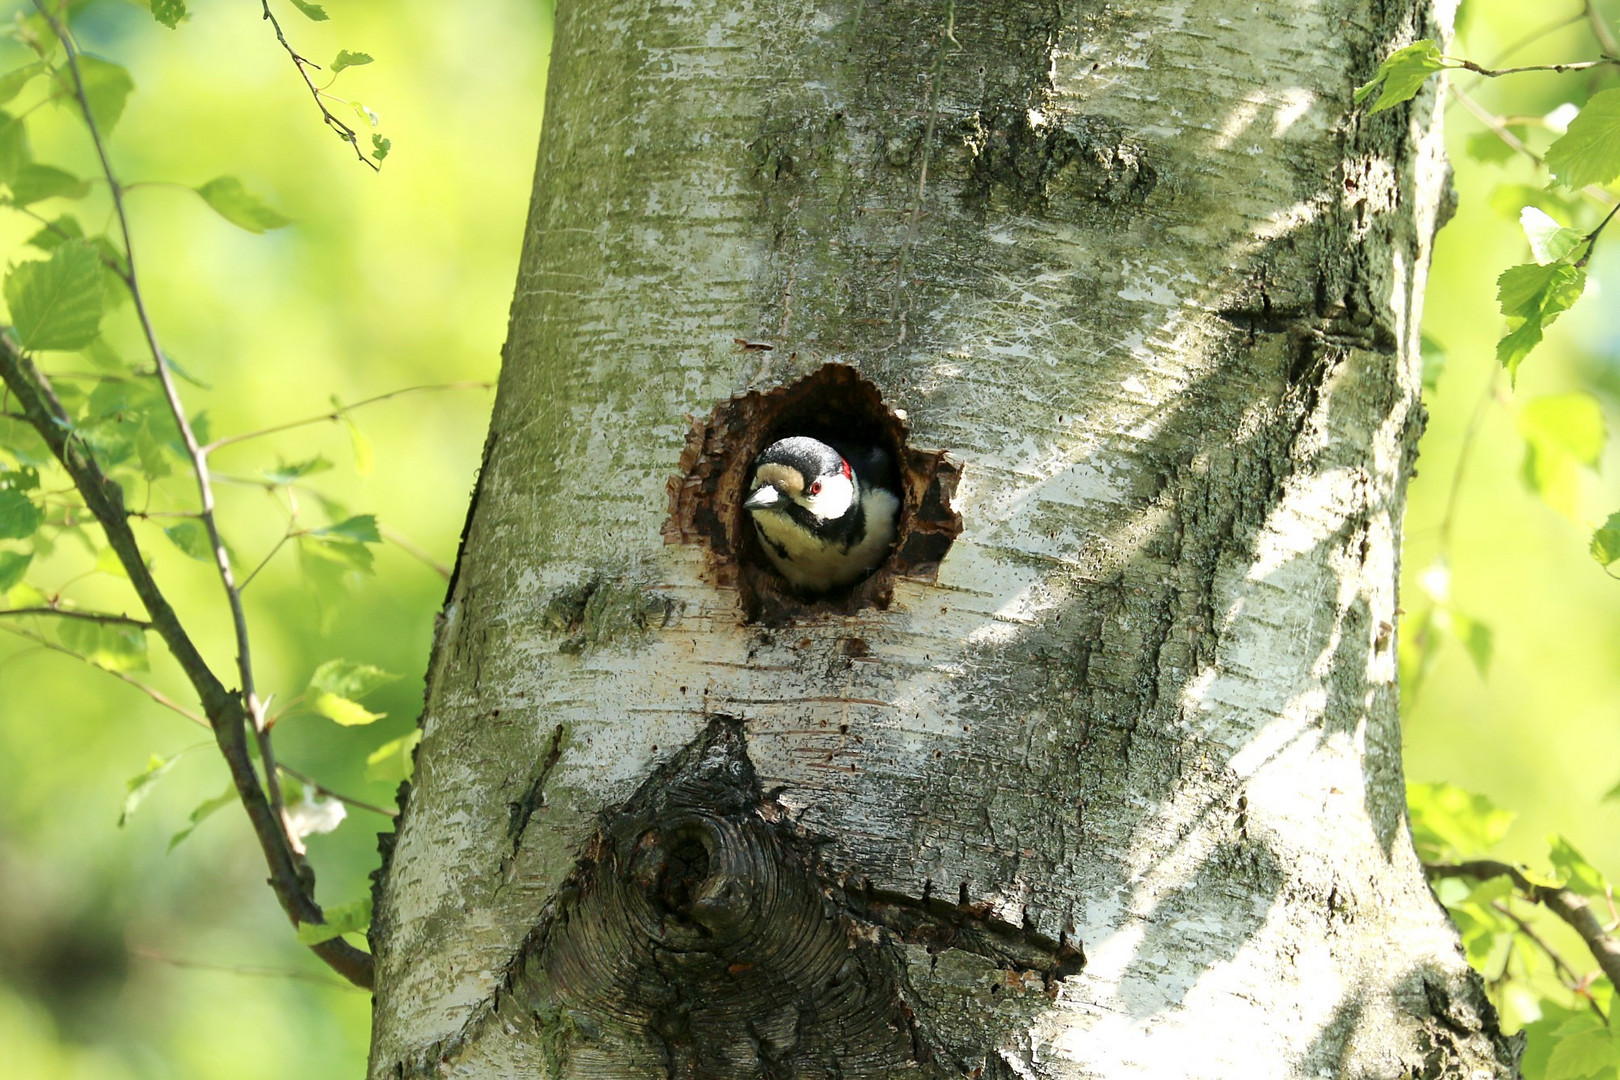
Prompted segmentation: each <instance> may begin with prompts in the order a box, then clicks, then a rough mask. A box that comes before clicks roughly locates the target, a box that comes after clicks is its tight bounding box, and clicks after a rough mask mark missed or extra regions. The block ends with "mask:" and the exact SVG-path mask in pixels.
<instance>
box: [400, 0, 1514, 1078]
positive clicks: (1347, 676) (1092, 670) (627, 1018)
mask: <svg viewBox="0 0 1620 1080" xmlns="http://www.w3.org/2000/svg"><path fill="white" fill-rule="evenodd" d="M1434 19H1435V16H1434V14H1433V13H1432V12H1431V11H1429V10H1428V8H1427V7H1426V6H1425V5H1423V4H1421V3H1414V2H1410V0H1261V2H1256V0H1243V2H1238V0H1185V2H1170V3H1164V4H1155V5H1131V4H1122V3H1105V2H1100V0H1099V2H1093V3H1084V4H1081V3H1073V2H1051V0H1048V2H1033V0H982V2H978V3H968V2H966V0H964V2H963V3H960V4H954V5H953V4H952V3H949V2H947V0H884V2H871V0H866V2H862V0H847V2H842V3H840V2H836V0H834V2H830V3H820V4H807V3H800V2H791V3H790V2H784V0H752V2H750V0H685V2H683V3H678V4H677V3H655V4H648V3H645V2H641V0H638V2H634V3H631V2H624V0H593V2H592V3H578V4H569V3H567V2H566V0H565V2H564V3H563V4H562V5H561V7H560V9H559V11H558V24H557V30H556V37H555V46H554V54H553V61H552V73H551V77H550V83H549V86H548V104H547V116H546V120H545V127H544V135H543V139H542V143H541V149H540V161H539V168H538V175H537V179H536V186H535V191H534V199H533V204H532V211H531V215H530V221H529V226H528V234H527V238H526V246H525V250H524V254H523V260H522V268H521V271H520V275H519V281H518V286H517V293H516V299H515V302H514V305H513V314H512V325H511V331H510V337H509V340H508V344H507V349H506V357H505V361H506V362H505V366H504V369H503V372H502V376H501V384H500V390H499V394H498V397H497V401H496V407H495V415H494V418H493V421H492V427H491V432H490V437H489V443H488V450H487V453H486V460H485V465H484V469H483V472H482V475H481V478H480V481H479V487H478V491H477V494H476V497H475V500H474V507H473V509H472V512H471V515H470V518H469V521H468V530H467V533H466V537H465V540H464V545H463V550H462V554H461V559H460V563H459V568H458V572H457V576H456V578H455V581H454V583H453V584H452V587H451V593H450V596H449V599H448V602H447V606H446V609H445V611H444V614H443V616H442V619H441V624H440V626H439V632H438V638H437V643H436V647H435V653H434V659H433V661H432V667H431V671H430V673H429V675H430V685H429V694H428V701H427V708H426V712H425V717H424V738H423V742H422V745H421V749H420V752H419V760H418V767H417V773H416V777H415V781H414V788H413V789H412V790H411V792H410V794H409V798H408V801H407V804H406V807H405V812H404V815H403V817H402V819H401V824H400V829H399V832H398V834H397V839H396V840H395V841H394V842H393V844H392V851H391V854H390V857H389V859H388V862H387V864H386V867H385V870H384V873H383V874H382V876H381V879H380V882H379V903H378V907H377V917H376V923H375V926H374V930H373V944H374V947H375V949H376V952H377V957H378V991H377V1004H376V1024H375V1040H374V1049H373V1056H372V1063H371V1075H372V1076H373V1077H376V1078H383V1077H404V1076H411V1077H414V1076H458V1077H508V1076H545V1077H584V1076H591V1077H602V1078H608V1077H613V1078H617V1077H624V1078H631V1077H635V1078H640V1077H671V1078H675V1077H694V1078H695V1077H703V1078H718V1077H761V1078H772V1080H776V1078H783V1080H785V1078H789V1077H794V1078H798V1077H804V1078H810V1077H818V1078H820V1077H825V1078H828V1080H833V1078H852V1077H856V1076H879V1075H882V1076H888V1075H899V1074H907V1075H938V1076H961V1075H965V1076H970V1077H982V1076H995V1077H1009V1078H1010V1077H1012V1076H1014V1075H1016V1076H1018V1077H1022V1078H1025V1080H1029V1078H1034V1077H1108V1078H1114V1077H1126V1076H1151V1077H1172V1076H1196V1077H1229V1076H1230V1077H1243V1078H1244V1080H1253V1078H1255V1077H1302V1076H1334V1077H1397V1076H1399V1077H1418V1076H1422V1077H1438V1076H1459V1077H1462V1076H1467V1077H1495V1076H1508V1075H1511V1074H1512V1073H1513V1072H1514V1058H1515V1057H1516V1047H1515V1046H1514V1045H1513V1043H1512V1042H1511V1041H1510V1040H1507V1039H1504V1038H1503V1037H1502V1036H1501V1035H1500V1033H1499V1032H1498V1030H1497V1026H1496V1019H1495V1016H1494V1014H1493V1012H1492V1011H1491V1009H1490V1006H1489V1005H1488V1003H1487V1002H1486V1000H1485V998H1484V996H1483V993H1482V991H1481V988H1480V984H1479V982H1478V980H1477V979H1476V978H1475V977H1474V976H1473V975H1472V973H1471V972H1470V971H1469V970H1468V968H1467V966H1466V964H1465V963H1464V960H1463V958H1462V956H1461V955H1460V951H1459V949H1458V947H1457V943H1456V939H1455V936H1454V934H1453V932H1452V930H1451V929H1450V927H1449V925H1448V924H1447V922H1446V919H1445V916H1444V913H1443V912H1442V910H1441V909H1440V908H1439V906H1438V905H1437V903H1436V902H1435V901H1434V899H1433V897H1432V896H1431V894H1430V892H1429V890H1428V888H1427V886H1426V885H1425V883H1424V880H1423V876H1422V873H1421V870H1420V867H1419V865H1418V863H1417V861H1416V859H1415V857H1414V855H1413V852H1412V847H1411V843H1410V840H1409V836H1408V829H1407V825H1406V822H1405V817H1404V796H1403V782H1402V775H1401V763H1400V729H1399V725H1398V719H1397V714H1396V674H1395V640H1394V633H1395V629H1394V624H1395V622H1396V594H1395V587H1396V571H1397V559H1398V543H1399V536H1400V524H1401V507H1402V499H1403V496H1404V484H1405V479H1406V477H1407V475H1408V473H1409V471H1410V467H1411V462H1412V455H1413V452H1414V446H1415V442H1416V439H1417V436H1418V433H1419V431H1420V430H1421V427H1422V410H1421V405H1420V403H1419V373H1418V367H1417V365H1418V350H1417V338H1418V322H1419V312H1420V304H1421V296H1422V286H1423V280H1424V273H1425V270H1426V267H1427V265H1428V260H1429V250H1430V244H1431V241H1432V239H1433V235H1434V232H1435V230H1436V228H1437V227H1438V224H1439V221H1440V219H1441V215H1442V204H1443V197H1444V191H1445V188H1446V185H1447V179H1446V167H1445V164H1444V161H1443V158H1442V152H1441V145H1440V141H1439V132H1438V122H1439V121H1438V116H1436V115H1435V114H1434V110H1433V102H1434V99H1433V92H1432V90H1431V91H1428V92H1426V93H1425V94H1424V95H1421V96H1420V97H1419V99H1418V100H1417V101H1416V102H1415V103H1413V104H1412V105H1410V106H1403V107H1401V108H1399V109H1396V110H1394V111H1391V112H1388V113H1385V114H1380V115H1379V116H1376V117H1368V116H1366V115H1365V114H1364V113H1362V112H1357V111H1354V110H1353V109H1352V107H1351V104H1350V95H1351V92H1352V89H1353V88H1354V87H1355V85H1356V84H1357V83H1359V82H1362V81H1365V80H1366V79H1367V78H1368V77H1369V76H1370V75H1371V73H1372V71H1373V69H1374V68H1375V67H1376V64H1377V62H1378V60H1379V59H1380V58H1381V57H1382V56H1383V55H1385V54H1386V53H1387V52H1388V51H1389V50H1390V49H1391V48H1393V47H1396V46H1398V45H1401V44H1404V43H1406V42H1408V41H1410V40H1412V39H1413V38H1416V37H1421V36H1426V35H1430V34H1433V33H1436V32H1438V26H1437V25H1436V23H1435V22H1434ZM739 339H741V342H746V343H748V344H743V343H739ZM762 344H768V345H770V346H771V347H770V348H769V349H766V348H761V347H758V346H759V345H762ZM827 365H834V366H832V367H828V366H827ZM806 377H811V381H809V382H803V381H802V380H804V379H806ZM749 392H751V396H746V397H739V395H744V394H746V393H749ZM863 395H865V397H863ZM879 395H881V403H877V402H878V396H879ZM889 409H893V410H897V411H898V414H897V415H890V414H889V413H888V411H887V410H889ZM773 410H775V411H773ZM783 410H787V411H785V412H784V411H783ZM795 410H797V411H795ZM900 415H903V417H904V423H903V424H902V423H901V420H900ZM773 418H774V419H773ZM800 420H803V421H804V422H811V421H814V422H816V423H820V424H823V425H830V426H834V427H836V426H837V425H838V424H840V423H845V424H849V425H853V426H855V427H857V428H860V429H861V431H862V432H864V433H865V434H866V435H868V436H870V437H872V438H875V439H878V440H879V441H883V440H887V441H889V444H890V446H891V447H892V448H898V449H901V450H903V451H906V452H914V453H912V456H911V457H909V458H906V459H905V460H906V462H907V476H906V479H907V483H908V488H907V507H906V517H905V520H904V522H903V530H904V535H903V536H902V541H901V551H900V553H899V554H897V556H896V560H897V561H895V562H894V563H892V564H891V565H890V566H889V567H887V568H886V569H884V570H883V571H880V573H879V575H878V576H877V577H876V578H874V579H873V580H872V581H871V582H868V583H867V584H866V585H865V586H862V587H861V588H859V589H857V590H855V591H854V592H853V593H851V594H850V595H847V596H842V597H834V598H831V599H830V600H828V601H826V602H821V603H796V602H795V601H794V600H793V598H791V597H787V598H785V599H784V598H783V597H781V596H779V595H777V594H776V593H774V592H773V591H772V589H773V585H772V582H771V579H770V575H769V572H768V571H767V570H764V569H763V568H762V567H761V565H759V564H758V560H757V553H756V552H755V551H753V549H752V548H751V547H750V546H749V541H748V538H747V536H746V534H745V530H744V529H743V528H742V524H741V519H740V517H739V512H738V511H737V509H736V507H735V498H736V495H737V490H738V487H737V485H738V484H739V483H740V482H741V481H740V479H739V478H745V477H746V470H747V466H748V462H749V460H750V458H751V455H752V454H753V453H756V452H757V451H758V450H759V449H760V448H761V447H762V446H763V440H765V439H766V438H768V437H770V436H771V435H772V434H773V432H774V433H784V432H782V431H781V430H780V429H781V428H782V427H783V426H784V425H785V426H788V427H791V426H793V425H794V424H795V423H798V422H799V421H800ZM694 425H695V426H694ZM773 425H775V427H774V428H773ZM694 430H695V434H694ZM902 441H903V442H904V446H903V447H901V445H900V444H901V442H902ZM924 450H927V451H947V452H948V453H949V455H950V456H949V458H948V459H941V458H940V457H939V456H938V455H936V454H923V453H921V451H924ZM913 466H915V467H916V470H923V472H917V471H915V470H914V469H913ZM925 466H926V469H925V468H924V467H925ZM958 469H959V471H960V483H959V484H957V485H956V486H955V491H954V496H953V495H952V492H951V490H950V488H951V484H950V483H949V482H948V480H950V479H952V478H954V476H955V471H956V470H958ZM927 470H936V472H934V473H929V474H928V475H924V472H926V471H927ZM948 499H954V509H955V510H956V511H958V512H959V513H960V515H961V532H960V535H959V536H956V537H955V540H954V543H951V544H950V545H949V549H948V551H943V558H942V559H939V558H937V556H938V555H939V554H940V552H941V551H942V550H943V548H944V542H945V540H948V539H949V538H950V534H951V532H952V531H953V528H954V526H952V525H951V522H950V521H949V520H948V519H949V518H950V514H949V507H945V506H944V505H943V504H944V502H945V501H946V500H948ZM930 500H933V502H932V503H930ZM936 504H938V505H936ZM930 529H933V530H934V531H933V533H932V534H931V535H932V539H931V540H930V544H932V546H931V547H928V546H927V545H923V546H922V547H916V548H915V550H918V551H922V555H921V556H919V557H915V558H914V557H913V556H912V552H913V548H907V547H906V544H907V543H908V542H911V541H914V540H915V541H918V542H919V543H920V540H921V539H922V538H924V534H925V533H927V532H928V531H929V530H930ZM924 547H926V548H927V550H923V548H924ZM902 556H903V557H902ZM936 562H937V566H936V565H934V564H935V563H936Z"/></svg>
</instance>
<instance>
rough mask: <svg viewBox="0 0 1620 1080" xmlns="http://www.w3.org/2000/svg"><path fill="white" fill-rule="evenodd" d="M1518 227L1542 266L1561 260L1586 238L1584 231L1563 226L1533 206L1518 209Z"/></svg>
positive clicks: (1531, 252)
mask: <svg viewBox="0 0 1620 1080" xmlns="http://www.w3.org/2000/svg"><path fill="white" fill-rule="evenodd" d="M1519 227H1520V228H1522V229H1523V230H1524V238H1525V239H1526V240H1528V241H1529V242H1530V254H1532V255H1534V256H1535V257H1536V262H1538V263H1540V264H1541V265H1543V266H1545V265H1547V264H1548V263H1555V262H1560V261H1562V260H1563V259H1565V258H1566V257H1568V256H1569V254H1570V253H1571V252H1573V251H1574V250H1575V249H1576V248H1578V247H1580V246H1581V244H1582V243H1583V242H1584V241H1585V240H1586V235H1585V234H1584V233H1581V232H1577V231H1576V230H1574V229H1567V228H1565V227H1564V226H1562V225H1560V224H1558V222H1557V221H1556V220H1554V219H1553V218H1552V216H1551V215H1549V214H1548V213H1547V212H1546V211H1544V210H1541V209H1538V208H1537V207H1534V206H1527V207H1525V208H1524V209H1523V210H1521V211H1519Z"/></svg>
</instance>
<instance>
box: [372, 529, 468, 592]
mask: <svg viewBox="0 0 1620 1080" xmlns="http://www.w3.org/2000/svg"><path fill="white" fill-rule="evenodd" d="M377 532H378V534H379V535H380V536H381V537H382V538H383V539H384V540H386V541H388V542H389V543H390V544H393V545H394V546H395V547H397V548H399V550H401V551H403V552H404V553H405V554H407V555H409V556H410V557H411V558H413V559H415V560H416V561H417V562H419V563H421V564H423V565H424V566H427V567H429V568H430V569H431V570H432V571H433V572H434V573H435V574H438V575H439V576H440V577H442V578H444V580H446V581H449V580H450V574H451V570H450V568H449V567H448V566H446V565H444V563H442V562H440V561H439V560H438V559H435V558H434V557H433V556H432V555H430V554H428V552H427V551H426V549H424V548H422V547H421V546H420V545H418V544H417V543H416V541H414V540H412V539H411V538H410V537H408V536H406V535H405V534H404V533H402V532H400V531H399V530H398V529H394V528H390V527H389V526H387V525H383V524H381V523H380V522H379V523H378V525H377Z"/></svg>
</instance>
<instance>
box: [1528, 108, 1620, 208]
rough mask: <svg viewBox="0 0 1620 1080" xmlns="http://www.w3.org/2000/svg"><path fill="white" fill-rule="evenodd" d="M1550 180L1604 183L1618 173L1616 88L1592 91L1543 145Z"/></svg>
mask: <svg viewBox="0 0 1620 1080" xmlns="http://www.w3.org/2000/svg"><path fill="white" fill-rule="evenodd" d="M1546 162H1547V168H1548V170H1549V171H1551V172H1552V174H1553V179H1554V180H1557V181H1558V182H1559V183H1560V184H1563V185H1564V186H1565V187H1570V188H1583V187H1585V186H1586V185H1588V184H1607V183H1608V182H1609V181H1610V180H1613V179H1614V178H1615V177H1616V176H1620V89H1616V90H1604V91H1601V92H1599V93H1596V94H1593V95H1592V96H1591V98H1590V99H1588V100H1587V102H1586V106H1585V107H1584V108H1582V109H1581V111H1580V112H1579V113H1578V114H1577V115H1576V117H1575V119H1573V120H1571V121H1570V122H1569V130H1568V131H1566V132H1564V134H1563V135H1561V136H1559V138H1558V139H1557V141H1555V142H1554V143H1553V144H1552V145H1551V146H1549V147H1547V154H1546Z"/></svg>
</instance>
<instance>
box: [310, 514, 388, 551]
mask: <svg viewBox="0 0 1620 1080" xmlns="http://www.w3.org/2000/svg"><path fill="white" fill-rule="evenodd" d="M311 535H313V536H321V537H335V538H337V539H341V540H353V541H355V542H356V543H362V544H380V543H382V535H381V534H380V533H378V532H377V515H376V514H356V515H355V516H354V517H351V518H345V519H344V520H342V521H340V522H338V523H337V524H336V525H328V526H326V527H325V528H324V529H315V530H312V532H311Z"/></svg>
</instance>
